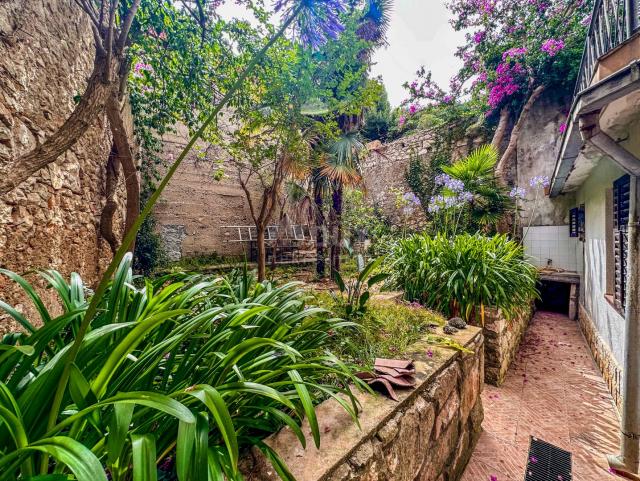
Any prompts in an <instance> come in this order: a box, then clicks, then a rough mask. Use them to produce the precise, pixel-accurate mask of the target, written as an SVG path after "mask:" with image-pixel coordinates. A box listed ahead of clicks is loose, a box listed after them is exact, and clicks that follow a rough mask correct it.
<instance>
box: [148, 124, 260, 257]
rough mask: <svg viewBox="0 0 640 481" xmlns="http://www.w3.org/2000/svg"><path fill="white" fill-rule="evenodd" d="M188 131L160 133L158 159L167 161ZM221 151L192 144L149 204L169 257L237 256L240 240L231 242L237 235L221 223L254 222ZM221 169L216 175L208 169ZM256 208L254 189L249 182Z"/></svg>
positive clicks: (241, 248) (257, 196)
mask: <svg viewBox="0 0 640 481" xmlns="http://www.w3.org/2000/svg"><path fill="white" fill-rule="evenodd" d="M188 140H189V138H188V132H187V130H186V128H184V127H180V128H178V131H177V132H176V133H174V134H166V135H164V136H163V138H162V141H163V145H164V151H163V158H164V159H165V160H166V161H167V162H171V161H173V159H175V158H176V157H177V156H178V155H179V153H180V152H181V151H182V149H183V148H184V146H185V145H186V143H187V141H188ZM225 158H226V154H225V152H224V151H223V150H222V149H220V148H218V147H216V146H211V145H206V144H203V143H200V144H197V146H196V147H195V148H194V149H193V150H192V152H191V153H190V154H189V156H188V157H187V158H186V159H185V160H184V161H183V163H182V165H181V166H180V168H179V169H178V170H177V171H176V173H175V175H174V176H173V178H172V179H171V182H170V183H169V185H168V186H167V188H166V189H165V191H164V192H163V193H162V196H161V197H160V200H159V201H158V204H157V206H156V208H155V215H156V220H157V223H158V228H159V230H160V234H161V235H162V238H163V242H164V245H165V248H166V250H167V253H168V254H169V257H170V259H171V260H178V259H180V258H182V257H194V256H199V255H206V254H214V253H216V254H219V255H221V256H236V255H242V254H243V253H244V251H245V249H246V248H247V244H246V243H239V242H232V240H233V239H235V238H237V234H236V235H233V234H235V232H232V230H229V229H223V227H224V226H248V225H254V223H253V219H252V218H251V212H250V210H249V204H248V203H247V199H246V197H245V194H244V191H243V190H242V188H241V187H240V184H239V183H238V181H237V172H236V171H235V170H234V167H233V166H231V165H228V163H226V162H224V159H225ZM218 170H221V171H222V172H224V176H223V177H222V179H220V180H216V178H214V174H215V173H216V172H217V171H218ZM251 190H252V193H253V198H254V202H255V203H256V204H257V207H256V208H259V205H260V203H259V200H260V192H259V189H258V188H257V186H256V185H255V184H254V185H253V187H252V189H251Z"/></svg>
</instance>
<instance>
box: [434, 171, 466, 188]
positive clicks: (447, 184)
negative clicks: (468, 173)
mask: <svg viewBox="0 0 640 481" xmlns="http://www.w3.org/2000/svg"><path fill="white" fill-rule="evenodd" d="M434 181H435V184H436V185H441V186H443V187H444V188H445V189H448V190H450V191H452V192H462V191H463V190H464V182H462V181H461V180H458V179H452V178H451V177H450V176H448V175H447V174H439V175H436V177H435V179H434Z"/></svg>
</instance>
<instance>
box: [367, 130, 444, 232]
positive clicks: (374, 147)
mask: <svg viewBox="0 0 640 481" xmlns="http://www.w3.org/2000/svg"><path fill="white" fill-rule="evenodd" d="M432 140H433V134H432V133H431V132H429V131H428V130H424V131H419V132H417V133H414V134H412V135H408V136H406V137H403V138H401V139H398V140H396V141H394V142H390V143H388V144H383V143H381V142H380V141H375V142H371V143H369V144H368V145H367V148H368V150H369V155H367V157H366V159H365V160H364V161H363V162H362V172H363V177H364V184H365V186H366V192H367V197H368V200H369V202H370V203H371V204H372V205H374V206H375V207H377V208H379V209H380V211H381V212H382V213H383V214H384V215H385V216H386V217H387V218H389V219H391V220H392V222H394V223H407V222H408V223H411V224H418V225H419V224H421V223H423V222H424V221H425V217H424V213H423V211H422V210H421V209H416V210H415V211H414V215H412V216H410V218H409V219H406V218H405V217H403V214H402V212H401V209H398V207H397V206H396V193H397V192H401V193H405V192H411V188H410V187H409V185H408V184H407V181H406V171H407V168H408V167H409V161H410V160H411V158H412V156H416V155H417V156H420V157H421V158H425V157H426V158H428V157H429V154H430V153H431V142H432Z"/></svg>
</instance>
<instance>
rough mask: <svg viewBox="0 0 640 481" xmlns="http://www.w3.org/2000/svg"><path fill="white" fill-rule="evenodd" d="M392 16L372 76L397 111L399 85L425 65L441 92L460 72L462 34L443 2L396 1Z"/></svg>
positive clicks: (226, 10) (237, 9) (228, 10)
mask: <svg viewBox="0 0 640 481" xmlns="http://www.w3.org/2000/svg"><path fill="white" fill-rule="evenodd" d="M394 3H395V5H394V7H393V11H392V12H391V27H390V29H389V33H388V36H387V41H388V43H389V46H388V47H386V48H382V49H380V50H378V51H377V52H376V54H375V55H374V58H373V60H374V65H373V67H372V71H371V73H372V76H376V77H377V76H382V79H383V80H384V84H385V87H386V88H387V92H388V94H389V102H391V105H392V106H393V107H397V106H398V105H400V103H401V102H402V101H403V100H404V99H405V98H406V96H407V95H406V91H405V90H404V89H403V88H402V84H403V83H404V82H406V81H409V82H411V81H412V80H413V79H414V78H415V73H416V71H417V70H418V68H420V66H421V65H424V66H425V67H426V68H427V70H431V71H432V72H433V79H434V80H435V81H436V82H437V83H438V84H440V85H441V86H442V87H443V88H446V87H447V86H448V85H449V79H450V78H451V77H452V76H453V75H454V74H455V73H456V72H457V71H458V70H459V68H460V66H461V65H462V61H461V60H460V59H459V58H457V57H455V56H454V53H455V50H456V48H457V47H458V46H459V45H461V44H462V43H463V42H464V34H462V33H460V32H455V31H454V30H453V28H452V27H451V25H449V12H448V11H447V9H446V7H445V5H444V0H395V2H394ZM219 12H220V13H221V14H222V16H223V17H227V18H229V17H241V18H247V17H246V11H245V9H244V7H241V6H238V5H236V4H235V2H226V3H225V4H224V5H223V6H222V7H221V10H219Z"/></svg>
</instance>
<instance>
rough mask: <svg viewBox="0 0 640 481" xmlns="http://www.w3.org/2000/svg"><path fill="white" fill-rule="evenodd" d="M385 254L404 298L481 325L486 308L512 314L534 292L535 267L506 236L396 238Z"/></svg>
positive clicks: (534, 294) (421, 235)
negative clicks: (390, 250)
mask: <svg viewBox="0 0 640 481" xmlns="http://www.w3.org/2000/svg"><path fill="white" fill-rule="evenodd" d="M390 257H391V259H392V260H391V271H392V280H393V282H394V283H395V284H396V286H397V287H399V288H401V289H403V290H404V292H405V296H406V298H407V299H408V300H411V301H418V302H420V303H422V304H424V305H426V306H428V307H430V308H432V309H436V310H437V311H440V312H442V313H443V314H445V315H447V316H453V315H460V316H462V317H464V318H465V319H466V320H467V321H470V322H476V321H479V323H480V324H482V323H483V321H484V319H483V317H484V315H483V313H484V307H485V306H493V307H498V308H500V309H502V310H503V311H504V312H505V314H506V315H507V316H511V315H513V314H514V313H515V311H516V310H517V309H518V308H521V307H522V306H524V305H527V304H528V303H530V302H531V300H532V299H534V298H535V297H537V295H538V292H537V290H536V280H537V271H536V269H535V267H534V266H533V265H531V264H530V263H529V262H527V261H526V260H525V257H524V250H523V248H522V246H521V245H520V244H518V243H516V242H514V241H511V240H509V239H508V238H507V237H506V236H505V235H495V236H493V237H485V236H482V235H480V234H474V235H471V234H464V235H459V236H456V237H453V238H451V239H449V238H447V237H445V236H443V235H437V236H435V237H429V236H427V235H424V234H418V235H414V236H412V237H410V238H407V239H403V240H400V241H398V243H397V244H396V246H395V248H394V251H393V252H392V254H391V256H390Z"/></svg>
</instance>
